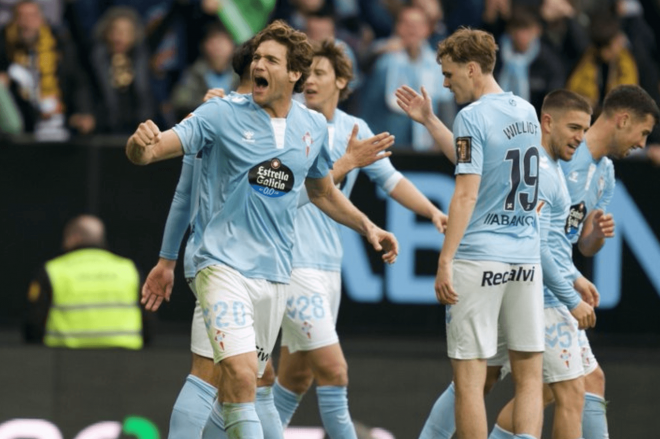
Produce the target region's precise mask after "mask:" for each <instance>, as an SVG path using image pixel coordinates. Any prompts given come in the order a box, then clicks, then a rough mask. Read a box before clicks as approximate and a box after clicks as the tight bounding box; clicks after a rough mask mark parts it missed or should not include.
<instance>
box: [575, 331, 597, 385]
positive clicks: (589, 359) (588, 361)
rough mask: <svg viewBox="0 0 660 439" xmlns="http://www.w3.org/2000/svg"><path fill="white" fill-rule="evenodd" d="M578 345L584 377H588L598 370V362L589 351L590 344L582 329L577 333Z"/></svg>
mask: <svg viewBox="0 0 660 439" xmlns="http://www.w3.org/2000/svg"><path fill="white" fill-rule="evenodd" d="M578 344H579V346H580V357H581V359H582V367H583V368H584V374H585V376H587V375H589V374H590V373H592V372H593V371H595V370H596V369H597V368H598V361H597V360H596V356H595V355H594V353H593V351H592V350H591V344H590V343H589V338H588V337H587V332H586V331H585V330H584V329H580V330H579V331H578Z"/></svg>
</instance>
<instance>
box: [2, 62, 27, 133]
mask: <svg viewBox="0 0 660 439" xmlns="http://www.w3.org/2000/svg"><path fill="white" fill-rule="evenodd" d="M8 86H9V76H7V75H6V74H5V73H0V136H1V135H2V134H18V133H20V132H22V131H23V119H22V118H21V113H20V111H18V107H17V106H16V102H14V98H13V97H12V96H11V93H10V92H9V89H8V88H7V87H8Z"/></svg>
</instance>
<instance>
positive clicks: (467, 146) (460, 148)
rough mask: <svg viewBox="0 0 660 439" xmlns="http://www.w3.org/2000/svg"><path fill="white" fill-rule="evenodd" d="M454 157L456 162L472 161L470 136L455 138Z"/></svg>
mask: <svg viewBox="0 0 660 439" xmlns="http://www.w3.org/2000/svg"><path fill="white" fill-rule="evenodd" d="M456 158H457V160H458V163H472V137H457V138H456Z"/></svg>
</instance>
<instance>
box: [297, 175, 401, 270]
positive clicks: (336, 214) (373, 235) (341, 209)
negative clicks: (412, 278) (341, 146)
mask: <svg viewBox="0 0 660 439" xmlns="http://www.w3.org/2000/svg"><path fill="white" fill-rule="evenodd" d="M305 186H306V187H307V194H308V196H309V199H310V201H311V202H312V203H314V204H315V205H316V207H318V208H319V209H321V210H322V211H323V212H324V213H325V214H326V215H328V216H329V217H330V218H332V219H333V220H335V221H337V222H338V223H340V224H343V225H345V226H346V227H350V228H351V229H353V230H355V231H356V232H358V233H359V234H361V235H362V236H364V237H365V238H367V240H368V241H369V243H370V244H371V245H372V246H373V247H374V249H375V250H376V251H383V260H384V261H385V262H387V263H390V264H391V263H393V262H394V261H395V260H396V257H397V255H398V253H399V244H398V242H397V240H396V238H395V237H394V235H393V234H391V233H389V232H386V231H385V230H383V229H381V228H379V227H378V226H376V225H375V224H374V223H372V222H371V220H369V218H367V216H366V215H365V214H364V213H362V212H360V210H358V208H357V207H355V206H354V205H353V203H351V202H350V201H349V200H348V199H347V198H346V197H345V196H344V194H343V193H342V192H341V191H340V190H339V189H337V187H336V186H335V185H334V184H333V181H332V178H331V177H330V175H327V176H326V177H324V178H307V179H306V180H305Z"/></svg>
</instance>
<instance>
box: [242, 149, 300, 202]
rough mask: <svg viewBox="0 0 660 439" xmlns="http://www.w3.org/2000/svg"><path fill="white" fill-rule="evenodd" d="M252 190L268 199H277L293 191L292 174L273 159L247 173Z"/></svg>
mask: <svg viewBox="0 0 660 439" xmlns="http://www.w3.org/2000/svg"><path fill="white" fill-rule="evenodd" d="M248 180H249V182H250V186H252V189H254V190H255V191H257V192H259V193H260V194H261V195H264V196H266V197H269V198H277V197H281V196H282V195H285V194H287V193H288V192H290V191H291V189H293V182H294V178H293V172H292V171H291V169H289V168H288V167H287V166H286V165H284V163H282V161H281V160H280V159H279V158H277V157H275V158H273V159H271V160H266V161H265V162H262V163H259V164H258V165H257V166H255V167H253V168H252V169H250V171H249V172H248Z"/></svg>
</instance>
